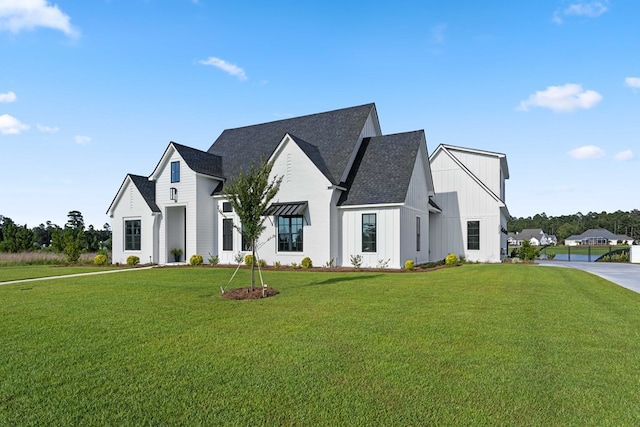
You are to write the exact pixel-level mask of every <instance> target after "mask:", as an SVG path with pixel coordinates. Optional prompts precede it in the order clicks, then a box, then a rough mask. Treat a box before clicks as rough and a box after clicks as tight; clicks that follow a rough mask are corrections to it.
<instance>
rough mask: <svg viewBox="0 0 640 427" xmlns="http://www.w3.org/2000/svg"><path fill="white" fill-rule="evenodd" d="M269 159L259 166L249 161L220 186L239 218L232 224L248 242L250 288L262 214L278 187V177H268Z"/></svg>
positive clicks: (252, 284) (269, 169)
mask: <svg viewBox="0 0 640 427" xmlns="http://www.w3.org/2000/svg"><path fill="white" fill-rule="evenodd" d="M272 168H273V162H269V163H267V162H263V163H262V164H261V165H260V166H255V165H253V164H252V165H251V166H250V167H249V171H248V172H246V173H245V172H244V171H240V173H239V174H238V175H237V176H235V177H234V178H233V179H232V180H231V181H230V182H228V183H226V184H225V186H224V194H225V196H226V198H227V200H229V203H231V207H233V211H234V212H235V213H236V215H238V218H239V219H240V225H238V224H234V227H235V228H236V229H237V230H238V231H240V233H242V234H244V237H245V239H247V241H249V242H250V244H251V255H252V262H251V290H252V291H253V290H254V289H255V265H256V243H257V242H258V238H260V235H261V234H262V232H263V231H264V230H265V228H266V227H265V226H264V221H265V219H266V217H265V216H263V214H264V212H265V211H266V210H267V207H268V206H269V203H271V200H273V198H274V197H275V196H276V194H277V193H278V190H279V189H280V183H281V182H282V177H274V178H273V179H271V180H269V175H270V174H271V169H272Z"/></svg>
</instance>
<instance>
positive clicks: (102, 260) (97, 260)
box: [93, 254, 108, 265]
mask: <svg viewBox="0 0 640 427" xmlns="http://www.w3.org/2000/svg"><path fill="white" fill-rule="evenodd" d="M107 261H108V259H107V256H106V255H102V254H99V255H96V256H95V257H94V258H93V263H94V264H95V265H106V264H107Z"/></svg>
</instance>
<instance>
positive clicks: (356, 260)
mask: <svg viewBox="0 0 640 427" xmlns="http://www.w3.org/2000/svg"><path fill="white" fill-rule="evenodd" d="M351 265H353V266H354V267H355V268H360V267H361V266H362V255H351Z"/></svg>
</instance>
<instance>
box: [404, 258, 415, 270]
mask: <svg viewBox="0 0 640 427" xmlns="http://www.w3.org/2000/svg"><path fill="white" fill-rule="evenodd" d="M415 266H416V264H415V262H413V260H412V259H408V260H406V261H405V262H404V269H405V270H413V269H414V268H415Z"/></svg>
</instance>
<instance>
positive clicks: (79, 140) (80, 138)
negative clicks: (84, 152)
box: [73, 135, 91, 145]
mask: <svg viewBox="0 0 640 427" xmlns="http://www.w3.org/2000/svg"><path fill="white" fill-rule="evenodd" d="M73 139H74V140H75V141H76V144H80V145H87V144H88V143H90V142H91V137H89V136H84V135H76V136H75V137H74V138H73Z"/></svg>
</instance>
